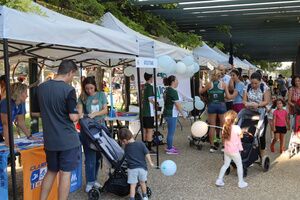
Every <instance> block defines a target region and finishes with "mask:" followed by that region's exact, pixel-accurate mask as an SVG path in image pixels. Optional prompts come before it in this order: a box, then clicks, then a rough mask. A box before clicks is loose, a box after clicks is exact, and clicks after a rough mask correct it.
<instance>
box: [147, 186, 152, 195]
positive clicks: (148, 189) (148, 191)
mask: <svg viewBox="0 0 300 200" xmlns="http://www.w3.org/2000/svg"><path fill="white" fill-rule="evenodd" d="M151 195H152V190H151V189H150V188H149V187H147V196H148V197H151Z"/></svg>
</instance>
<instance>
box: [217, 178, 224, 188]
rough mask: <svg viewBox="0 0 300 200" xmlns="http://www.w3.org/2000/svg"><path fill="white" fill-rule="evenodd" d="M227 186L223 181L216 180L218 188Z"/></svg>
mask: <svg viewBox="0 0 300 200" xmlns="http://www.w3.org/2000/svg"><path fill="white" fill-rule="evenodd" d="M224 185H225V183H224V181H223V179H219V178H218V179H217V180H216V186H218V187H223V186H224Z"/></svg>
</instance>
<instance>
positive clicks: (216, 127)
mask: <svg viewBox="0 0 300 200" xmlns="http://www.w3.org/2000/svg"><path fill="white" fill-rule="evenodd" d="M208 126H209V127H212V128H219V129H223V127H221V126H214V125H208Z"/></svg>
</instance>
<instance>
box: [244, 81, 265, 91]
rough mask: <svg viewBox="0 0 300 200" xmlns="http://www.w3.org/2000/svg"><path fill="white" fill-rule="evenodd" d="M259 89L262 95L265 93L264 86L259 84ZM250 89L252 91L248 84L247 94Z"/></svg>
mask: <svg viewBox="0 0 300 200" xmlns="http://www.w3.org/2000/svg"><path fill="white" fill-rule="evenodd" d="M259 88H260V90H261V92H262V93H264V92H265V86H264V84H263V83H260V85H259ZM250 89H252V87H251V84H248V86H247V92H249V91H250Z"/></svg>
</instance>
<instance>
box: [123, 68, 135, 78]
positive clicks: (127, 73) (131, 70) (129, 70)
mask: <svg viewBox="0 0 300 200" xmlns="http://www.w3.org/2000/svg"><path fill="white" fill-rule="evenodd" d="M134 70H135V68H134V67H126V68H125V69H124V74H125V76H132V75H133V74H134Z"/></svg>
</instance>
